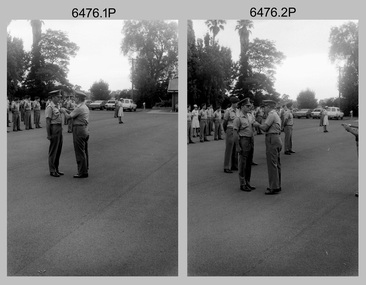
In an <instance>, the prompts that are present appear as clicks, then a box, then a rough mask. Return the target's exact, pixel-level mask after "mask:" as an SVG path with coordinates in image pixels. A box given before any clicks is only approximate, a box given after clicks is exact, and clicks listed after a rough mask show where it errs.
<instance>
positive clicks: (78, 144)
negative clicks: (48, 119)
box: [62, 91, 89, 178]
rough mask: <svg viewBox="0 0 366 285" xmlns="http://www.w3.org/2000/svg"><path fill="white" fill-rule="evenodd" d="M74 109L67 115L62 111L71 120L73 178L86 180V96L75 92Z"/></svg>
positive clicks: (87, 121) (87, 130)
mask: <svg viewBox="0 0 366 285" xmlns="http://www.w3.org/2000/svg"><path fill="white" fill-rule="evenodd" d="M75 95H76V103H77V105H76V107H75V109H74V110H73V111H72V112H71V113H70V114H69V112H70V111H68V110H66V109H64V108H63V109H62V111H63V112H64V113H65V116H66V117H67V118H68V119H70V118H71V119H72V121H73V125H72V133H73V142H74V150H75V157H76V163H77V168H78V173H77V174H76V175H74V178H87V177H88V172H89V153H88V141H89V129H88V124H89V108H88V107H87V106H86V105H85V100H86V94H85V93H83V92H80V91H75Z"/></svg>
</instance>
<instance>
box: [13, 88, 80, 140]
mask: <svg viewBox="0 0 366 285" xmlns="http://www.w3.org/2000/svg"><path fill="white" fill-rule="evenodd" d="M50 102H51V99H50V98H49V99H48V101H47V102H46V103H45V104H46V107H47V106H48V104H49V103H50ZM59 104H60V107H64V108H66V109H67V110H69V111H72V110H74V108H75V106H76V103H75V99H74V96H67V97H66V98H65V100H63V101H62V102H60V103H59ZM32 110H33V123H34V128H36V129H39V128H42V127H41V124H40V118H41V101H40V98H39V97H38V96H36V97H35V98H34V100H33V101H32V100H31V98H30V96H29V95H26V96H25V97H24V98H22V99H19V98H18V97H15V98H14V100H13V101H12V102H11V103H10V101H9V100H8V104H7V127H11V125H10V123H11V121H10V120H9V111H11V113H12V122H13V131H14V132H17V131H22V129H21V128H20V122H24V126H25V129H26V130H32V129H33V127H32V126H33V124H32ZM64 124H65V125H68V133H72V122H71V120H68V119H67V118H66V116H64Z"/></svg>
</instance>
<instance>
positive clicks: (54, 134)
mask: <svg viewBox="0 0 366 285" xmlns="http://www.w3.org/2000/svg"><path fill="white" fill-rule="evenodd" d="M50 96H51V102H50V103H49V104H48V106H47V107H46V110H45V117H46V130H47V139H48V140H49V141H50V147H49V150H48V167H49V170H50V175H51V176H52V177H60V175H64V173H62V172H61V171H59V169H58V167H59V162H60V156H61V150H62V143H63V137H62V116H61V111H60V109H59V102H60V100H61V98H62V95H61V93H60V90H56V91H52V92H50Z"/></svg>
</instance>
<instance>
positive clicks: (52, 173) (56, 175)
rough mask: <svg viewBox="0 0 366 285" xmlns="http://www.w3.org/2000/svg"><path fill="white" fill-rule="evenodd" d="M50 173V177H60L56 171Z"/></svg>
mask: <svg viewBox="0 0 366 285" xmlns="http://www.w3.org/2000/svg"><path fill="white" fill-rule="evenodd" d="M50 175H51V176H52V177H60V175H59V174H58V173H57V172H50Z"/></svg>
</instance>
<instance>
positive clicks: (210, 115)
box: [206, 105, 214, 136]
mask: <svg viewBox="0 0 366 285" xmlns="http://www.w3.org/2000/svg"><path fill="white" fill-rule="evenodd" d="M213 114H214V110H213V108H212V105H209V106H208V108H207V133H206V134H207V136H212V131H213Z"/></svg>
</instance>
